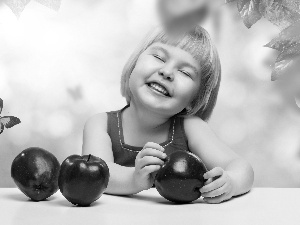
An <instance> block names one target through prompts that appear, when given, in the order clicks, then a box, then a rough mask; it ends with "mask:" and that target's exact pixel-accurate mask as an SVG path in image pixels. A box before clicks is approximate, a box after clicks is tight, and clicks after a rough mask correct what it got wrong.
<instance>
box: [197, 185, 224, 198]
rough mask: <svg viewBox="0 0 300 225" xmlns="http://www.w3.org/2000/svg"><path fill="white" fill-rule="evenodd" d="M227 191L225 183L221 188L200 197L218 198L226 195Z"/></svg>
mask: <svg viewBox="0 0 300 225" xmlns="http://www.w3.org/2000/svg"><path fill="white" fill-rule="evenodd" d="M227 190H228V185H227V184H226V183H225V184H224V185H223V186H222V187H219V188H217V189H215V190H213V191H209V192H205V193H202V196H203V197H204V198H213V197H217V196H220V195H222V194H224V193H227Z"/></svg>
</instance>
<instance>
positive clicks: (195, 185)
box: [155, 151, 207, 203]
mask: <svg viewBox="0 0 300 225" xmlns="http://www.w3.org/2000/svg"><path fill="white" fill-rule="evenodd" d="M206 172H207V169H206V167H205V165H204V164H203V162H202V161H201V160H200V159H199V158H198V157H197V156H196V155H194V154H192V153H190V152H186V151H176V152H174V153H172V154H170V155H169V156H168V157H167V159H166V162H165V164H164V165H163V166H162V168H161V169H160V170H159V171H158V172H157V174H156V177H155V187H156V189H157V191H158V192H159V194H160V195H161V196H163V197H164V198H166V199H167V200H169V201H172V202H175V203H189V202H192V201H194V200H196V199H198V198H199V197H200V196H201V193H200V191H199V189H200V188H202V187H203V185H204V183H205V179H204V178H203V175H204V173H206Z"/></svg>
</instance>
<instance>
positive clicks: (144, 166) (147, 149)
mask: <svg viewBox="0 0 300 225" xmlns="http://www.w3.org/2000/svg"><path fill="white" fill-rule="evenodd" d="M164 151H165V149H164V148H163V147H162V146H160V145H159V144H156V143H153V142H148V143H146V144H145V146H144V148H143V150H142V151H140V152H139V154H138V155H137V156H136V159H135V171H134V182H135V185H136V186H137V188H138V190H140V191H142V190H147V189H149V188H151V187H152V186H153V183H154V178H155V175H156V172H157V171H158V170H159V169H160V168H161V166H162V165H163V164H164V161H163V160H164V159H165V158H166V157H167V155H166V154H165V153H164Z"/></svg>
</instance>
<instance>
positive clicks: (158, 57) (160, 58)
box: [153, 55, 165, 62]
mask: <svg viewBox="0 0 300 225" xmlns="http://www.w3.org/2000/svg"><path fill="white" fill-rule="evenodd" d="M153 56H154V57H155V58H157V59H158V60H160V61H162V62H165V60H164V59H163V58H162V57H160V56H159V55H153Z"/></svg>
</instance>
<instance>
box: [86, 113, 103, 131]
mask: <svg viewBox="0 0 300 225" xmlns="http://www.w3.org/2000/svg"><path fill="white" fill-rule="evenodd" d="M84 129H85V130H90V129H92V130H94V129H97V130H106V129H107V113H106V112H102V113H97V114H95V115H93V116H91V117H90V118H89V119H88V120H87V121H86V123H85V126H84Z"/></svg>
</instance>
